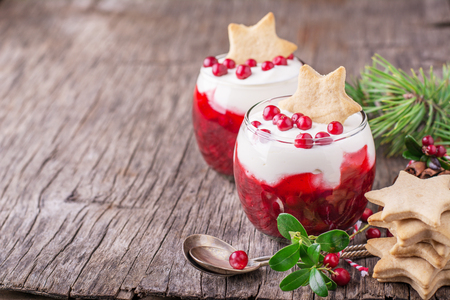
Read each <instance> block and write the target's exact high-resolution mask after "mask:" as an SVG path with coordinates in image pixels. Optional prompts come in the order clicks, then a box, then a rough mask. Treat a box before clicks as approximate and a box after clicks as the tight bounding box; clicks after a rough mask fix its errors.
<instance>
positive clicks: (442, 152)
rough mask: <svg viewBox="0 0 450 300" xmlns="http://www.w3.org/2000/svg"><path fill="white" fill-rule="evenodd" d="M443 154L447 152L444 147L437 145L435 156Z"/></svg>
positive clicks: (442, 155)
mask: <svg viewBox="0 0 450 300" xmlns="http://www.w3.org/2000/svg"><path fill="white" fill-rule="evenodd" d="M445 154H447V149H445V147H444V146H442V145H441V146H437V152H436V156H437V157H444V156H445Z"/></svg>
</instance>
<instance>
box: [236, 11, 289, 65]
mask: <svg viewBox="0 0 450 300" xmlns="http://www.w3.org/2000/svg"><path fill="white" fill-rule="evenodd" d="M228 38H229V39H230V51H229V52H228V54H227V58H231V59H233V60H234V61H235V62H236V64H244V63H245V62H246V61H247V59H249V58H253V59H254V60H256V61H257V62H259V63H262V62H264V61H267V60H269V61H272V59H274V58H275V57H276V56H279V55H281V56H284V57H287V56H289V55H290V54H291V53H293V52H294V51H295V50H297V46H296V45H295V44H294V43H291V42H289V41H286V40H283V39H280V38H279V37H278V36H277V33H276V31H275V17H274V16H273V13H271V12H270V13H268V14H267V15H266V16H264V18H262V19H261V20H260V21H259V22H258V23H257V24H255V25H253V26H249V27H247V26H245V25H242V24H234V23H231V24H230V25H228Z"/></svg>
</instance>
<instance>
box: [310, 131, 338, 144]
mask: <svg viewBox="0 0 450 300" xmlns="http://www.w3.org/2000/svg"><path fill="white" fill-rule="evenodd" d="M314 138H315V139H318V140H316V141H315V142H316V144H317V145H329V144H331V143H332V142H333V139H332V138H330V135H329V134H328V133H326V132H323V131H319V132H318V133H316V135H315V136H314Z"/></svg>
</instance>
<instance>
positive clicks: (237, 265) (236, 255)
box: [229, 250, 248, 270]
mask: <svg viewBox="0 0 450 300" xmlns="http://www.w3.org/2000/svg"><path fill="white" fill-rule="evenodd" d="M229 261H230V265H231V266H232V267H233V269H237V270H242V269H244V268H245V266H247V263H248V256H247V253H245V252H244V251H242V250H239V251H235V252H233V253H231V255H230V259H229Z"/></svg>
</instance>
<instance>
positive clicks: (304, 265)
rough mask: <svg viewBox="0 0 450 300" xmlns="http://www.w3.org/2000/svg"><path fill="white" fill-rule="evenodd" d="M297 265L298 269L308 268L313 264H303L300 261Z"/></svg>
mask: <svg viewBox="0 0 450 300" xmlns="http://www.w3.org/2000/svg"><path fill="white" fill-rule="evenodd" d="M297 266H298V267H299V268H300V269H309V268H311V267H312V266H313V265H310V264H305V263H303V262H301V263H297Z"/></svg>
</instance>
